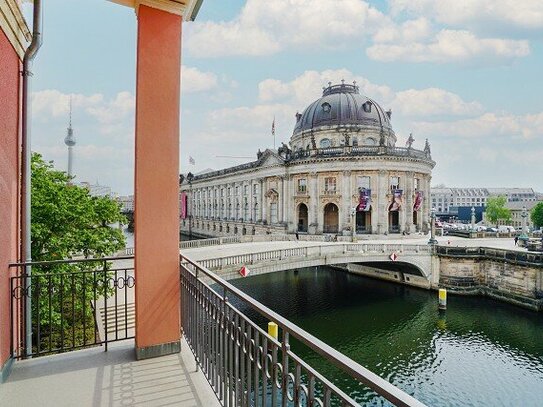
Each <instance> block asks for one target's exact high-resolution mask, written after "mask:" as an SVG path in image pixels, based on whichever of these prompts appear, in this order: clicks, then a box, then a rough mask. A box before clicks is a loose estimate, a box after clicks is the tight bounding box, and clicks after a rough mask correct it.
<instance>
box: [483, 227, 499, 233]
mask: <svg viewBox="0 0 543 407" xmlns="http://www.w3.org/2000/svg"><path fill="white" fill-rule="evenodd" d="M486 231H487V232H497V231H498V229H496V228H493V227H488V228H486Z"/></svg>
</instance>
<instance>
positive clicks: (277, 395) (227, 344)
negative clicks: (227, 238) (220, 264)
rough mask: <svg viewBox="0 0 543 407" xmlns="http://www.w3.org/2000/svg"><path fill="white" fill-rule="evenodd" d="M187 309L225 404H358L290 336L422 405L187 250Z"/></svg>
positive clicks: (193, 342) (194, 345) (358, 376)
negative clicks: (251, 314) (274, 330)
mask: <svg viewBox="0 0 543 407" xmlns="http://www.w3.org/2000/svg"><path fill="white" fill-rule="evenodd" d="M210 284H212V285H213V288H212V286H211V285H210ZM242 307H245V308H250V309H252V310H253V311H255V312H256V313H257V314H259V316H260V317H262V318H264V320H266V321H273V322H275V323H276V324H277V325H278V327H279V328H280V332H281V333H280V335H279V337H278V338H274V337H272V336H270V335H268V333H267V332H266V331H265V330H263V329H262V328H261V327H260V326H259V325H258V324H257V323H255V322H254V321H253V320H251V319H249V318H248V317H247V316H246V315H245V313H244V312H242V311H240V309H241V308H242ZM181 309H182V314H181V318H182V329H183V334H184V336H185V338H186V340H187V342H188V344H189V346H190V348H191V350H192V352H193V353H194V356H195V359H196V363H197V365H198V366H199V367H200V368H201V369H202V372H203V373H204V375H205V376H206V378H207V380H208V381H209V383H210V384H211V386H212V388H213V390H214V391H215V393H216V394H217V397H218V398H219V400H220V402H221V404H222V405H224V406H227V407H229V406H256V407H258V406H279V405H281V406H283V407H284V406H291V405H295V406H299V405H305V406H323V407H328V406H335V405H340V406H358V405H359V404H358V403H357V402H356V401H355V400H354V399H353V398H351V397H350V396H349V395H347V394H346V393H345V392H343V391H342V390H341V389H339V388H338V387H337V386H336V385H335V384H334V383H332V382H331V381H330V380H328V379H327V378H325V377H324V376H323V375H321V374H320V373H319V372H317V371H316V370H315V369H314V368H312V367H311V366H310V365H309V364H307V363H306V362H305V361H304V360H302V359H301V358H300V357H299V356H297V355H296V354H295V353H294V352H292V350H291V349H290V339H289V338H291V337H292V338H295V339H296V340H297V341H298V342H300V343H301V344H303V345H305V346H307V347H308V348H309V349H311V350H312V351H314V352H316V353H317V354H319V355H320V356H322V357H323V358H324V359H325V360H327V361H328V362H330V363H332V364H334V365H335V366H337V367H338V368H339V369H341V370H342V371H343V372H344V373H345V374H347V375H348V376H349V377H351V378H352V379H354V380H356V381H357V382H359V383H360V384H361V385H364V386H367V387H368V388H371V389H372V390H373V391H375V392H376V393H377V394H378V395H380V396H382V397H384V398H385V399H387V400H389V401H390V402H392V403H394V404H395V405H399V406H423V404H422V403H421V402H419V401H417V400H416V399H415V398H413V397H412V396H410V395H408V394H406V393H404V392H403V391H402V390H400V389H398V388H397V387H395V386H393V385H392V384H390V383H389V382H387V381H386V380H384V379H382V378H381V377H379V376H377V375H376V374H374V373H372V372H371V371H369V370H368V369H366V368H364V367H363V366H361V365H359V364H358V363H356V362H354V361H353V360H351V359H349V358H348V357H347V356H345V355H343V354H342V353H340V352H338V351H337V350H335V349H334V348H332V347H330V346H329V345H327V344H326V343H324V342H322V341H321V340H319V339H317V338H316V337H314V336H313V335H311V334H309V333H308V332H306V331H304V330H303V329H301V328H300V327H298V326H297V325H295V324H293V323H292V322H290V321H289V320H287V319H285V318H283V317H281V316H280V315H278V314H277V313H275V312H274V311H272V310H270V309H269V308H267V307H266V306H264V305H262V304H261V303H260V302H258V301H256V300H255V299H253V298H252V297H250V296H249V295H247V294H245V293H244V292H243V291H241V290H239V289H237V288H236V287H234V286H233V285H231V284H229V283H228V282H226V281H225V280H223V279H221V278H220V277H218V276H216V275H215V274H213V273H212V272H211V271H209V270H208V269H206V268H204V267H201V266H200V265H199V264H197V263H195V262H193V261H192V260H190V259H188V258H187V257H185V256H183V255H182V256H181Z"/></svg>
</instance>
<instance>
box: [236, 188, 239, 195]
mask: <svg viewBox="0 0 543 407" xmlns="http://www.w3.org/2000/svg"><path fill="white" fill-rule="evenodd" d="M236 195H239V187H236Z"/></svg>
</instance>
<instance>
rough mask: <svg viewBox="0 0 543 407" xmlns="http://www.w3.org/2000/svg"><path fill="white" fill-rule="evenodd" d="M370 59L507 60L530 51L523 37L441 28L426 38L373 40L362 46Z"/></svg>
mask: <svg viewBox="0 0 543 407" xmlns="http://www.w3.org/2000/svg"><path fill="white" fill-rule="evenodd" d="M366 53H367V55H368V56H369V57H370V58H371V59H375V60H378V61H382V62H394V61H407V62H437V63H445V62H467V61H470V60H480V61H482V62H483V63H489V62H495V61H500V62H502V61H508V60H512V59H514V58H519V57H525V56H527V55H528V54H529V53H530V45H529V43H528V41H526V40H509V39H500V38H478V37H477V36H475V35H474V34H473V33H471V32H469V31H464V30H462V31H459V30H441V31H440V32H439V33H438V34H437V35H436V36H435V38H433V39H432V40H431V41H430V42H405V43H387V44H375V45H372V46H371V47H369V48H368V49H367V50H366Z"/></svg>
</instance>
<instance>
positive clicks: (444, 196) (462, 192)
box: [431, 187, 541, 222]
mask: <svg viewBox="0 0 543 407" xmlns="http://www.w3.org/2000/svg"><path fill="white" fill-rule="evenodd" d="M540 195H541V194H538V193H537V192H535V191H534V190H533V189H532V188H441V187H436V188H432V189H431V203H432V207H433V208H435V209H436V215H437V216H438V217H440V218H442V219H444V220H451V221H454V220H460V221H467V222H469V221H470V219H471V212H469V211H471V208H472V207H473V208H475V210H476V214H477V218H478V219H479V214H480V213H482V212H483V211H484V209H483V208H484V207H485V206H486V201H487V199H488V198H489V197H492V196H505V197H506V198H507V202H508V203H514V202H520V203H533V202H537V201H538V200H539V199H538V197H539V196H540ZM521 206H522V205H521ZM465 213H468V216H467V217H466V216H464V215H465ZM479 220H480V219H479Z"/></svg>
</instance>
